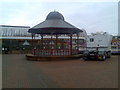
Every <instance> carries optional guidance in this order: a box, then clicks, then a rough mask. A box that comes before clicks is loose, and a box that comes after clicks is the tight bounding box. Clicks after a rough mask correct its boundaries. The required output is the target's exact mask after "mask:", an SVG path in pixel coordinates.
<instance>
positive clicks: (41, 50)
mask: <svg viewBox="0 0 120 90" xmlns="http://www.w3.org/2000/svg"><path fill="white" fill-rule="evenodd" d="M41 44H42V45H41V49H40V52H41V54H42V55H43V34H41Z"/></svg>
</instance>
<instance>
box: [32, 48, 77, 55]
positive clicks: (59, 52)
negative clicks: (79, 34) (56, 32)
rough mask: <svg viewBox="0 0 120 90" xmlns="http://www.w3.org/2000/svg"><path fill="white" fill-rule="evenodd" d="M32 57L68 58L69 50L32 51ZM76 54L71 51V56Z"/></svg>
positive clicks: (74, 50)
mask: <svg viewBox="0 0 120 90" xmlns="http://www.w3.org/2000/svg"><path fill="white" fill-rule="evenodd" d="M32 53H33V54H34V55H39V56H69V55H71V50H70V49H33V52H32ZM75 54H78V50H76V49H73V50H72V55H75Z"/></svg>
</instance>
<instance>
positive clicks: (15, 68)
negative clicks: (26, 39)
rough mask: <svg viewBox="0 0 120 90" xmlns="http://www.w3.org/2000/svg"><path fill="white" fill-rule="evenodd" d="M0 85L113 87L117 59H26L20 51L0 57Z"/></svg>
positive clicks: (4, 86)
mask: <svg viewBox="0 0 120 90" xmlns="http://www.w3.org/2000/svg"><path fill="white" fill-rule="evenodd" d="M2 60H3V61H2V63H3V64H2V79H3V81H2V88H56V87H57V88H117V87H118V58H117V56H112V58H111V59H108V60H106V61H94V60H91V61H84V60H82V59H78V60H64V61H47V62H41V61H27V60H26V59H25V55H24V54H4V55H3V56H2Z"/></svg>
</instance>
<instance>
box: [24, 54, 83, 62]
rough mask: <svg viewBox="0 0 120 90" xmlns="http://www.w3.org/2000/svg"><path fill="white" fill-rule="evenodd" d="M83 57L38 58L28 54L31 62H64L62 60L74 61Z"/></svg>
mask: <svg viewBox="0 0 120 90" xmlns="http://www.w3.org/2000/svg"><path fill="white" fill-rule="evenodd" d="M81 57H82V55H81V54H78V55H71V56H37V55H33V54H27V55H26V59H27V60H29V61H58V60H59V61H62V60H72V59H79V58H81Z"/></svg>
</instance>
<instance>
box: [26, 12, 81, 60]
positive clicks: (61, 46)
mask: <svg viewBox="0 0 120 90" xmlns="http://www.w3.org/2000/svg"><path fill="white" fill-rule="evenodd" d="M28 32H29V33H31V35H32V53H31V54H29V55H26V57H27V59H28V60H43V59H47V60H51V59H54V58H57V59H58V58H60V59H62V58H64V59H66V58H69V59H71V58H74V57H76V56H77V55H78V50H79V47H77V48H73V42H72V41H73V38H72V37H73V35H75V34H76V36H77V40H79V33H81V32H82V30H80V29H78V28H77V27H75V26H73V25H71V24H70V23H68V22H66V21H65V20H64V17H63V15H62V14H61V13H59V12H57V11H53V12H50V13H49V14H48V16H47V17H46V20H45V21H43V22H42V23H40V24H38V25H36V26H34V27H32V28H30V29H29V30H28ZM37 34H38V35H39V36H40V40H39V41H38V42H35V35H37ZM46 36H47V37H49V38H48V39H47V40H46V39H45V37H46ZM60 36H67V37H69V40H67V41H65V40H60V39H59V37H60ZM78 44H79V43H78V42H77V45H78Z"/></svg>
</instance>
